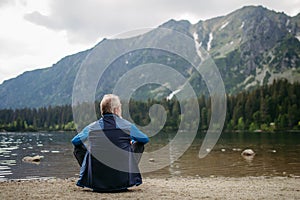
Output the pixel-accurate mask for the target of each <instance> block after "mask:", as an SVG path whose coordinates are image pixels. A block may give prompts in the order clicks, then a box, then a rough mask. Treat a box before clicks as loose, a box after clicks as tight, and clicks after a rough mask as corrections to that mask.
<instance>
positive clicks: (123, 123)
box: [116, 117, 133, 129]
mask: <svg viewBox="0 0 300 200" xmlns="http://www.w3.org/2000/svg"><path fill="white" fill-rule="evenodd" d="M116 125H117V128H120V129H130V128H131V126H132V125H133V124H132V123H131V122H129V121H128V120H126V119H123V118H120V117H116Z"/></svg>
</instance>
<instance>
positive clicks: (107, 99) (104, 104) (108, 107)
mask: <svg viewBox="0 0 300 200" xmlns="http://www.w3.org/2000/svg"><path fill="white" fill-rule="evenodd" d="M120 107H121V102H120V98H119V97H118V96H117V95H114V94H106V95H104V96H103V99H102V101H101V102H100V110H101V114H102V115H103V114H107V113H115V110H116V109H118V108H120Z"/></svg>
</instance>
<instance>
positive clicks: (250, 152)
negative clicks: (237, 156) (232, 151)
mask: <svg viewBox="0 0 300 200" xmlns="http://www.w3.org/2000/svg"><path fill="white" fill-rule="evenodd" d="M241 155H242V156H254V155H255V153H254V151H253V150H252V149H245V150H244V151H243V152H242V153H241Z"/></svg>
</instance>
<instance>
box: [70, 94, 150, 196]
mask: <svg viewBox="0 0 300 200" xmlns="http://www.w3.org/2000/svg"><path fill="white" fill-rule="evenodd" d="M100 110H101V115H102V118H100V119H99V120H98V121H95V122H93V123H91V124H90V125H88V126H87V127H85V128H84V129H83V130H82V131H81V132H80V133H79V134H77V135H76V136H75V137H74V138H73V139H72V143H73V145H74V146H75V149H74V155H75V157H76V159H77V161H78V163H79V165H80V166H81V169H80V178H79V180H78V182H77V185H78V186H80V187H88V188H91V189H93V190H94V191H119V190H124V189H125V190H126V189H127V188H128V187H131V186H134V185H136V186H137V185H140V184H141V183H142V177H141V174H140V172H139V169H138V163H139V161H140V158H141V155H142V153H143V151H144V144H146V143H147V142H148V141H149V138H148V137H147V135H145V134H144V133H142V132H141V131H140V130H139V129H138V128H137V127H136V126H135V125H134V124H132V123H130V122H128V121H127V120H125V119H123V118H122V116H121V115H122V108H121V102H120V99H119V97H118V96H116V95H113V94H108V95H104V97H103V99H102V101H101V103H100Z"/></svg>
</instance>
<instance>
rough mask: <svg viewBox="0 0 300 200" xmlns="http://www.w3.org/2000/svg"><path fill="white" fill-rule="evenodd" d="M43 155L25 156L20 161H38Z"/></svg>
mask: <svg viewBox="0 0 300 200" xmlns="http://www.w3.org/2000/svg"><path fill="white" fill-rule="evenodd" d="M42 158H44V156H39V155H36V156H25V157H24V158H23V159H22V161H23V162H31V163H39V162H40V161H41V159H42Z"/></svg>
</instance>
